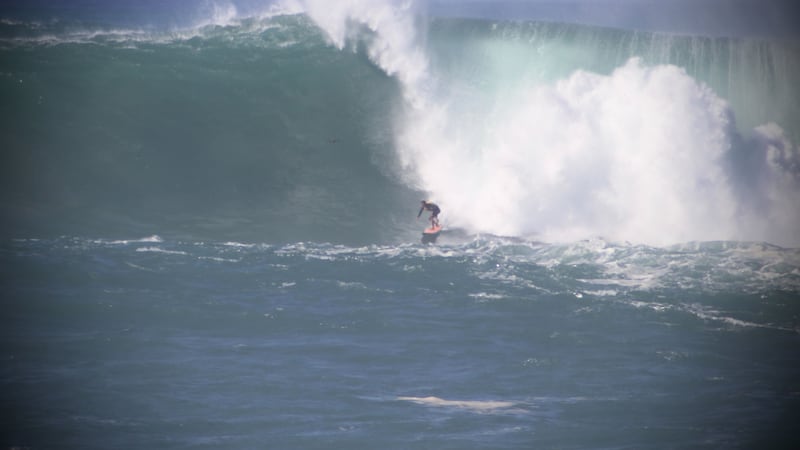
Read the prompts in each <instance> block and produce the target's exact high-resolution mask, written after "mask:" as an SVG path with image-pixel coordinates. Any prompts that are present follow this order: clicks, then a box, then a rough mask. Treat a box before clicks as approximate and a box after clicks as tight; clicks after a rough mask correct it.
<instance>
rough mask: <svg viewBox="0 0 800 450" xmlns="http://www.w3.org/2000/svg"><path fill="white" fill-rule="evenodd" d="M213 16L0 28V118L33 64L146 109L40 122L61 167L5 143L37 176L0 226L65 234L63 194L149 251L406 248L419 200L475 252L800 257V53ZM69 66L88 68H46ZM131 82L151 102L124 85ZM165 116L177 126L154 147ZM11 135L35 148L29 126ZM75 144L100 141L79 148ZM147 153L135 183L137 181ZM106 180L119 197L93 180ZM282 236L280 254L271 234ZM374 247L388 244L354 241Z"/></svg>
mask: <svg viewBox="0 0 800 450" xmlns="http://www.w3.org/2000/svg"><path fill="white" fill-rule="evenodd" d="M209 5H211V6H208V5H207V7H206V9H205V12H206V14H205V15H204V16H203V17H202V18H199V19H196V20H195V21H194V22H193V25H192V26H191V27H188V28H180V29H175V28H172V29H168V30H152V29H124V30H119V29H113V30H109V29H77V30H76V29H75V28H69V27H63V26H60V28H58V29H56V30H55V31H53V29H52V28H53V26H52V24H49V25H48V24H38V29H37V27H35V26H31V25H30V24H26V23H18V22H12V21H6V22H5V23H4V27H5V28H6V29H5V31H4V33H3V36H4V39H3V45H4V47H5V49H4V50H3V51H4V52H7V53H8V54H10V55H11V56H13V57H14V58H4V59H5V61H6V62H7V63H6V64H4V66H5V68H4V69H3V72H4V74H5V75H6V76H5V77H4V78H5V80H4V86H5V88H4V89H7V90H6V93H8V94H9V98H12V99H17V100H19V99H23V97H20V96H21V95H22V94H21V93H20V91H19V89H18V88H19V86H17V85H15V84H14V83H16V82H17V79H18V78H19V79H22V78H24V77H18V75H19V74H20V73H23V72H24V71H25V70H30V66H25V64H33V65H34V66H35V65H36V64H38V63H41V59H40V60H36V58H33V60H36V61H33V62H31V60H26V59H25V53H24V52H26V51H27V52H30V51H33V52H39V53H40V54H42V55H45V56H46V57H51V59H50V60H49V63H50V64H51V65H50V66H47V67H43V66H35V69H36V70H41V71H46V70H52V71H54V72H55V71H57V70H63V69H64V68H65V67H66V68H70V67H71V68H74V69H75V70H77V71H83V73H81V74H79V75H78V76H75V77H74V78H73V79H70V80H69V81H70V82H71V83H73V84H74V86H78V87H79V88H82V89H83V93H85V94H87V95H89V94H92V93H93V91H92V90H90V89H88V88H87V86H88V85H89V83H90V82H91V83H96V82H97V81H98V74H99V73H101V71H99V70H98V69H97V67H98V64H101V62H102V61H106V60H107V59H111V60H115V61H120V60H122V61H123V62H124V63H125V64H121V65H120V64H117V65H114V64H111V65H110V66H108V67H111V68H112V69H114V70H117V72H115V73H116V76H117V78H115V81H116V82H119V83H120V84H118V85H117V88H123V89H131V88H136V90H137V91H136V92H137V93H136V95H137V96H140V101H139V102H138V103H137V102H133V101H132V100H131V98H128V97H125V98H122V97H120V95H119V91H118V89H115V88H114V89H112V88H108V89H107V90H105V91H103V90H102V88H100V89H96V90H99V91H102V92H103V93H104V94H103V95H105V97H104V98H103V100H104V102H103V105H102V108H100V107H99V106H98V105H97V104H95V103H92V102H88V103H86V102H77V106H75V107H77V109H78V111H83V114H73V120H71V121H70V122H69V123H64V122H63V121H61V120H62V118H63V116H59V115H58V114H57V113H58V112H60V111H61V110H59V109H57V108H56V109H50V110H49V111H50V114H47V115H45V117H48V120H50V121H52V122H54V123H55V125H54V124H53V123H48V126H50V128H48V129H49V130H51V131H52V130H53V129H55V130H59V129H62V128H63V129H64V130H69V131H64V133H63V134H65V135H69V136H70V137H71V139H72V140H70V139H66V142H67V143H70V144H72V147H74V148H73V149H72V150H73V151H74V155H72V156H70V157H69V158H67V157H62V156H57V155H56V154H55V153H57V150H56V146H55V143H54V142H51V141H50V140H47V139H45V141H46V142H40V141H41V139H42V138H41V136H40V137H37V138H36V139H32V138H30V137H29V136H28V135H27V134H24V133H22V132H20V131H19V130H18V127H17V131H9V134H10V136H12V138H11V139H10V142H11V144H12V146H14V148H15V151H16V153H15V154H14V156H12V157H8V156H7V157H6V158H8V161H9V162H14V163H16V165H17V166H19V165H20V161H21V160H24V162H25V165H23V166H24V167H26V168H27V169H28V170H33V168H42V167H44V169H45V172H46V173H48V175H52V177H48V178H47V179H48V180H49V181H47V182H41V183H34V186H33V187H31V185H30V182H29V181H26V182H22V181H20V180H19V176H16V175H15V176H11V177H10V178H8V179H7V181H6V182H5V183H6V186H4V187H7V188H11V189H13V188H17V191H18V192H19V191H20V189H19V188H20V187H22V188H23V189H21V194H20V195H17V196H15V197H14V198H13V199H11V200H14V201H7V202H6V203H7V204H9V205H14V206H15V207H16V206H19V205H21V206H19V207H18V208H16V209H11V210H9V208H8V207H7V208H6V211H5V214H4V215H5V216H15V215H19V214H22V215H24V214H30V217H31V218H29V219H28V223H30V222H36V223H42V222H44V221H45V219H46V218H52V217H53V214H55V216H56V218H58V219H61V218H63V215H65V214H68V213H66V212H63V210H59V211H61V212H56V213H50V212H41V210H47V211H50V210H52V206H53V205H52V204H53V203H59V204H63V201H62V199H61V197H60V194H57V191H58V189H60V188H63V187H65V186H66V187H69V188H70V189H71V191H72V192H71V194H70V195H69V200H70V201H72V202H74V203H75V205H77V206H76V208H77V211H79V213H77V214H74V216H70V217H71V219H70V221H71V222H74V223H78V224H80V223H82V222H84V221H85V218H86V217H91V218H92V219H97V218H98V217H99V215H98V214H97V213H96V212H94V210H93V209H92V207H94V208H97V207H99V208H100V209H103V210H104V211H105V212H106V216H107V215H108V214H109V213H108V211H113V212H114V213H113V214H112V215H115V216H122V219H119V221H121V222H127V223H138V224H141V223H144V225H143V226H142V228H148V226H152V227H154V228H157V229H154V230H152V231H153V232H158V233H164V232H165V230H163V229H160V228H163V227H170V226H172V227H174V228H175V229H180V230H189V231H188V232H192V231H196V229H197V225H196V224H197V223H202V226H200V229H202V230H208V229H214V230H223V231H222V234H226V235H231V234H233V235H236V234H237V233H239V232H240V231H241V230H243V229H249V230H251V231H252V230H255V233H256V234H258V233H262V234H265V236H264V239H266V240H269V239H270V238H271V237H276V236H277V237H280V238H286V239H289V240H327V241H340V240H345V241H348V240H349V241H352V240H359V239H362V240H367V241H370V240H381V239H386V237H387V235H391V236H394V237H395V238H396V237H397V236H402V238H403V239H406V238H410V237H411V236H412V235H413V234H415V233H416V230H417V228H419V224H414V222H413V216H414V214H415V210H414V206H415V205H414V204H413V203H412V204H410V205H409V202H414V201H418V194H424V195H426V196H429V197H430V198H432V199H434V200H435V201H437V202H438V203H439V204H440V206H442V208H443V210H444V211H445V214H444V215H445V219H446V223H447V225H448V226H449V227H451V228H462V229H465V230H467V231H468V232H470V233H490V234H497V235H510V236H521V237H536V238H537V239H542V240H550V241H552V240H556V241H562V240H567V241H569V240H576V239H581V238H585V237H591V236H603V237H604V238H606V239H611V240H627V241H632V242H638V243H648V244H659V245H662V244H671V243H677V242H685V241H695V240H700V241H706V240H758V241H769V242H772V243H776V244H780V245H788V246H797V245H800V195H798V194H800V152H799V151H798V147H797V145H796V144H795V142H797V141H798V137H800V124H799V121H800V112H799V111H798V108H800V106H798V105H800V102H797V99H798V98H799V97H798V95H799V94H798V89H797V88H796V87H795V84H794V82H793V81H792V80H796V79H797V75H798V74H800V68H799V67H800V66H798V64H800V56H799V55H800V51H799V50H798V46H797V43H796V42H793V41H777V40H773V41H770V40H752V39H741V38H740V39H733V38H706V37H692V36H672V35H663V34H654V33H644V32H635V31H623V30H613V29H602V28H593V27H587V26H578V25H568V24H553V23H516V22H491V21H481V20H459V19H426V18H425V16H424V11H421V10H420V9H419V8H417V7H415V5H414V4H413V3H412V2H388V1H386V2H375V1H361V0H350V1H342V2H335V3H334V4H332V3H331V2H323V1H314V0H309V1H291V2H288V1H287V2H283V3H282V4H280V5H278V6H274V5H273V6H271V7H270V8H267V9H263V10H260V11H255V10H247V11H243V10H237V8H236V7H234V6H233V4H231V3H224V2H221V3H209ZM296 14H304V15H305V17H308V18H309V19H310V20H311V21H312V22H311V23H309V22H307V21H305V20H296V17H298V16H295V15H296ZM43 29H45V31H43ZM9 30H11V31H9ZM320 33H321V34H320ZM97 44H101V45H100V46H97ZM25 46H27V47H25ZM23 47H24V48H23ZM31 47H32V48H33V50H31ZM25 48H27V50H25ZM76 54H78V55H82V56H84V57H85V58H86V60H85V61H84V62H86V63H87V64H77V65H73V66H69V64H68V63H66V62H63V61H61V60H60V59H59V57H58V56H59V55H60V56H61V57H63V58H65V59H66V58H67V55H70V57H74V55H76ZM27 55H30V53H27ZM73 60H74V59H73ZM8 61H14V62H17V61H21V62H20V63H19V66H18V67H17V66H14V64H12V63H9V62H8ZM53 61H55V62H56V64H55V65H53ZM59 61H61V62H59ZM59 64H60V65H59ZM370 66H371V67H373V68H378V69H379V71H370ZM142 73H144V74H145V76H149V77H150V78H149V80H150V83H151V84H147V85H146V86H142V85H141V84H138V85H137V84H136V83H135V82H134V81H132V80H134V79H135V77H141V76H142ZM28 75H30V74H28ZM33 78H35V77H33ZM44 78H46V77H44V76H42V75H41V73H40V75H39V81H40V82H41V86H42V88H43V89H44V92H47V93H48V94H47V95H42V96H40V98H38V99H37V97H36V96H35V95H34V94H31V93H29V94H30V95H32V97H30V98H28V97H25V98H24V100H32V101H34V102H36V101H38V102H39V103H40V105H39V106H43V105H46V104H47V103H48V102H47V100H50V99H51V98H52V97H53V96H56V97H57V96H61V95H65V91H64V89H68V87H66V86H63V84H64V83H62V85H60V86H59V85H57V84H53V83H52V82H51V81H53V80H45V79H44ZM56 78H57V77H56ZM80 80H86V83H85V84H82V83H81V81H80ZM100 80H101V81H103V80H104V81H109V79H108V78H105V79H103V78H100ZM56 81H59V82H63V79H58V80H56ZM186 83H189V85H191V86H192V87H193V89H194V90H191V91H190V90H188V89H187V90H183V89H182V88H181V86H185V85H186ZM17 84H19V83H17ZM154 85H158V86H160V87H159V88H158V89H145V88H149V87H152V86H154ZM74 86H73V87H74ZM176 90H177V92H179V93H181V95H179V96H177V97H175V96H174V93H175V92H176ZM108 93H113V95H110V96H109V95H106V94H108ZM65 96H66V95H65ZM88 98H89V99H90V100H92V101H98V100H100V99H99V98H97V96H96V95H95V96H94V97H88ZM164 98H167V99H171V103H170V104H168V105H167V110H169V112H170V114H169V117H170V120H171V121H172V122H171V128H170V129H169V131H167V130H162V131H163V134H160V135H156V136H153V134H152V132H153V130H155V129H159V130H161V128H160V127H156V126H155V124H154V123H155V122H156V121H158V123H163V121H164V117H163V115H162V114H161V113H162V112H163V109H164V102H163V101H162V100H163V99H164ZM123 100H124V101H123ZM22 103H23V102H22V100H19V101H18V102H11V103H10V105H11V106H7V107H6V111H4V113H5V115H6V116H12V115H14V114H16V115H17V116H19V111H18V110H12V107H19V108H21V107H22V106H21V105H22ZM73 104H75V103H74V102H73ZM131 106H133V107H134V109H135V108H136V107H141V109H139V110H135V113H132V112H130V111H131V110H130V109H128V108H130V107H131ZM51 108H52V106H51ZM98 108H100V109H102V111H105V112H107V113H108V114H109V115H108V116H104V117H103V118H102V120H101V123H100V124H99V125H98V124H97V123H89V122H83V123H82V122H80V120H81V119H82V118H83V119H85V118H86V117H94V118H96V114H97V111H98ZM158 108H161V110H160V111H159V110H158ZM149 112H152V113H153V114H150V113H149ZM126 116H127V117H126ZM209 116H218V120H216V121H212V123H210V124H209V122H208V120H207V118H208V117H209ZM120 117H123V118H120ZM17 120H18V122H16V123H17V124H18V123H22V125H24V126H25V127H26V128H27V130H26V131H30V132H32V133H37V132H39V131H40V130H39V129H38V128H36V127H34V126H32V125H31V123H32V122H33V121H34V120H35V119H34V116H33V115H23V119H17ZM135 121H139V122H138V123H136V124H134V122H135ZM10 123H11V125H8V128H10V127H11V126H13V125H14V124H15V122H14V121H11V122H10ZM53 125H54V126H53ZM76 126H78V127H83V128H85V129H89V130H94V131H90V133H95V134H94V135H92V136H90V137H89V138H87V139H83V138H75V137H74V134H73V132H74V130H75V127H76ZM96 127H100V128H102V129H103V131H102V132H99V131H97V129H96ZM259 127H263V129H265V130H267V131H265V132H259V131H258V129H259ZM45 128H46V127H45ZM4 131H8V130H4ZM143 134H144V135H146V136H143ZM187 135H190V136H193V137H192V138H191V139H189V140H188V141H187V140H186V139H185V138H182V137H181V136H187ZM220 135H222V136H223V137H220ZM55 136H58V138H59V140H60V141H62V142H63V141H64V139H63V137H64V136H61V135H59V134H58V132H56V133H55ZM100 138H102V139H100ZM53 140H55V138H54V139H53ZM98 141H101V142H100V143H98ZM342 144H345V145H342ZM31 147H35V150H36V152H41V154H39V153H36V152H34V153H35V154H36V157H37V158H40V159H36V161H35V162H32V161H31V160H29V159H26V158H28V157H29V156H26V157H25V158H23V157H22V156H20V155H21V154H22V153H24V149H26V148H31ZM87 149H88V150H87ZM89 150H92V151H89ZM137 152H138V153H137ZM148 152H149V153H148ZM142 153H144V154H145V155H144V156H145V157H150V158H151V160H150V163H151V164H150V165H145V164H139V163H140V162H141V161H140V160H137V156H136V155H137V154H139V156H140V157H141V156H142V155H141V154H142ZM76 158H77V161H79V163H75V162H76ZM137 161H139V162H138V163H137ZM87 163H88V164H89V165H90V167H91V165H92V164H95V165H97V164H101V163H102V165H97V166H94V167H95V169H94V170H88V169H86V164H87ZM134 163H136V164H134ZM137 164H138V165H137ZM109 168H110V169H109ZM106 169H109V170H110V171H111V172H112V173H115V174H117V175H118V177H116V178H115V179H113V180H109V179H108V177H107V174H104V175H106V177H105V178H104V177H101V176H99V175H98V172H103V170H106ZM37 170H38V169H37ZM87 170H88V171H89V172H91V173H90V174H89V176H87V173H86V172H87ZM137 170H138V171H139V172H138V175H134V174H136V173H137ZM50 172H52V173H50ZM206 172H209V173H206ZM77 179H82V180H88V181H89V182H90V185H87V186H83V187H81V186H80V183H78V182H77V181H76V180H77ZM8 180H10V181H8ZM53 180H62V181H60V182H56V181H53ZM120 180H122V181H125V182H127V184H126V185H122V186H120V185H119V184H118V183H116V182H118V181H120ZM109 186H114V188H113V189H112V191H113V192H112V193H111V194H109V192H108V189H105V188H108V187H109ZM98 191H101V192H103V195H102V196H100V195H98V194H97V193H98ZM6 196H7V197H6V200H9V198H8V196H9V194H6ZM56 198H57V199H58V202H56V201H55V200H53V199H56ZM85 198H91V201H82V200H81V199H85ZM133 198H144V199H147V200H152V201H151V202H148V201H140V202H138V203H136V202H134V201H133V200H132V199H133ZM120 203H122V204H124V206H121V207H119V208H116V207H115V206H114V205H119V204H120ZM42 205H43V206H42ZM154 205H160V206H158V207H155V206H154ZM40 206H41V208H39V209H38V210H37V207H40ZM134 206H136V207H134ZM32 210H37V211H38V212H36V213H35V214H33V213H30V211H32ZM20 211H22V212H20ZM59 214H62V216H59ZM163 215H168V216H171V217H172V218H171V219H170V220H166V221H164V220H161V219H160V218H161V217H162V216H163ZM181 217H185V218H186V219H185V220H183V221H181V219H180V218H181ZM406 217H411V220H408V219H407V218H406ZM199 218H201V219H199ZM376 218H378V219H376ZM14 220H16V219H14ZM23 222H24V221H23ZM211 222H213V223H211ZM153 223H156V225H153ZM190 223H191V224H195V225H194V227H195V228H192V226H191V225H187V224H190ZM286 223H291V224H292V229H294V230H297V232H296V233H294V234H291V233H290V234H286V233H283V234H282V233H281V230H282V229H283V228H285V224H286ZM23 224H24V223H23ZM374 225H379V226H380V228H383V229H384V230H389V232H388V233H386V234H380V233H374V232H364V229H375V226H374ZM282 227H283V228H282ZM232 229H233V230H238V231H231V230H232ZM326 230H327V231H326ZM402 230H410V231H409V232H408V233H407V234H404V232H403V231H402ZM137 231H139V230H137ZM140 231H146V230H140ZM167 231H168V230H167Z"/></svg>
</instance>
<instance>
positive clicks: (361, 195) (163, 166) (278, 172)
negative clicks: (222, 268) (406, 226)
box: [0, 16, 417, 242]
mask: <svg viewBox="0 0 800 450" xmlns="http://www.w3.org/2000/svg"><path fill="white" fill-rule="evenodd" d="M251 25H252V26H253V27H255V26H256V25H258V26H259V27H260V28H259V30H257V31H252V30H251V29H248V28H247V24H244V25H241V26H238V27H231V28H229V29H225V28H219V27H212V28H209V29H206V30H205V31H204V33H205V34H204V35H203V36H202V37H193V38H189V39H174V40H172V41H167V42H152V41H146V40H145V41H141V42H135V43H133V44H135V45H132V42H130V41H126V42H101V43H100V45H98V42H91V43H69V42H67V43H59V44H57V45H51V44H36V45H30V44H29V43H27V44H24V45H20V46H16V47H14V48H8V49H5V50H2V51H3V57H2V62H0V65H1V66H2V68H0V73H2V74H3V76H2V78H0V86H2V87H0V95H2V97H3V98H4V99H6V101H4V102H3V105H2V106H0V122H2V124H0V127H1V129H0V132H1V133H2V135H3V136H4V139H5V140H6V148H7V149H8V151H6V152H4V154H3V164H2V167H3V169H2V172H3V177H2V178H3V181H2V184H3V186H2V187H3V189H2V194H0V195H2V205H3V206H2V211H3V213H2V214H3V223H4V224H5V226H4V228H5V230H4V231H5V233H6V234H11V235H16V236H19V235H24V236H37V235H40V234H43V235H52V234H56V235H57V234H65V233H66V234H78V235H90V236H92V235H94V236H122V237H125V236H129V233H131V232H134V233H140V232H146V233H147V234H153V233H166V234H170V233H178V234H191V235H193V236H204V235H207V236H213V237H216V238H220V239H224V238H230V239H234V238H236V239H244V238H249V239H255V238H260V239H266V240H270V241H284V240H287V241H297V240H320V241H337V242H360V241H367V242H369V241H374V240H376V239H380V238H381V233H382V232H378V231H376V230H377V229H378V227H376V226H375V225H377V224H382V223H383V224H385V227H383V228H384V230H388V231H387V232H389V233H391V227H392V224H393V218H392V212H393V211H395V208H392V206H393V203H394V202H396V201H397V198H398V197H399V198H401V200H400V201H401V202H403V203H405V200H406V198H407V197H408V196H410V195H411V193H410V192H409V191H408V190H407V189H405V188H403V187H402V186H400V185H399V184H398V183H397V182H396V181H393V180H392V179H391V178H390V177H387V176H386V175H385V174H384V172H383V169H382V165H383V164H384V163H383V162H382V161H383V159H382V157H381V153H385V152H386V151H387V148H388V145H387V143H388V139H389V137H388V136H389V135H388V132H387V130H390V129H391V126H390V115H391V110H392V105H393V104H394V103H395V102H396V97H397V92H398V90H397V86H396V84H395V82H394V81H393V80H391V79H390V78H389V77H387V76H385V75H384V74H382V73H381V72H379V71H376V70H375V69H374V68H373V67H372V66H371V65H370V64H369V63H368V61H367V60H366V58H365V57H364V56H363V55H362V54H359V53H349V52H338V51H336V50H335V49H332V48H331V47H329V46H328V45H326V43H325V41H324V39H323V37H322V36H321V35H320V34H319V32H318V31H317V30H316V28H315V27H313V25H311V24H310V23H309V22H308V21H307V20H305V19H304V18H303V17H301V16H295V17H284V18H278V19H276V20H275V21H270V22H269V23H268V24H266V25H268V26H263V25H265V24H263V23H261V24H255V23H253V24H251ZM134 36H137V35H134ZM94 39H98V38H97V37H95V38H94ZM99 39H105V38H99ZM413 197H414V198H416V197H417V196H416V195H414V196H413ZM412 208H413V206H412ZM405 212H408V211H405ZM367 218H369V223H368V224H369V226H367V225H368V224H367V223H366V219H367Z"/></svg>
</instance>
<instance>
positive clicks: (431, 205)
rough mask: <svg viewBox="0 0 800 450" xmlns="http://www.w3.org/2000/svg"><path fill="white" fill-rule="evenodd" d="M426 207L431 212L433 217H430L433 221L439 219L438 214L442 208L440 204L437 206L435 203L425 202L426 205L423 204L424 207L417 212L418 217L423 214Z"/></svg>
mask: <svg viewBox="0 0 800 450" xmlns="http://www.w3.org/2000/svg"><path fill="white" fill-rule="evenodd" d="M426 209H427V210H428V211H430V212H431V218H430V220H431V222H433V221H434V220H435V219H437V217H436V216H438V215H439V212H440V209H439V207H438V206H436V204H435V203H425V204H424V205H422V207H421V208H420V209H419V212H418V213H417V217H419V216H421V215H422V211H424V210H426Z"/></svg>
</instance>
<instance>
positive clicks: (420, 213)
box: [417, 206, 425, 219]
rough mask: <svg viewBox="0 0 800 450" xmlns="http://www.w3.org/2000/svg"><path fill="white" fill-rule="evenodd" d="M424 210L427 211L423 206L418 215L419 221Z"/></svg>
mask: <svg viewBox="0 0 800 450" xmlns="http://www.w3.org/2000/svg"><path fill="white" fill-rule="evenodd" d="M424 210H425V207H424V206H423V207H422V208H420V209H419V212H418V213H417V219H419V216H421V215H422V211H424Z"/></svg>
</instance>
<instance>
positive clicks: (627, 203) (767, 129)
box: [295, 0, 800, 245]
mask: <svg viewBox="0 0 800 450" xmlns="http://www.w3.org/2000/svg"><path fill="white" fill-rule="evenodd" d="M295 3H297V4H300V5H302V7H303V9H304V11H305V12H306V13H307V14H308V15H309V17H311V18H312V19H313V20H314V21H315V22H316V23H317V24H318V25H319V26H320V28H321V29H323V30H324V31H325V32H326V33H327V35H328V37H329V38H330V40H331V42H332V43H333V44H334V45H335V46H337V47H338V48H340V49H342V48H345V46H346V45H347V43H348V42H349V41H351V40H358V39H359V37H358V35H357V33H358V30H359V29H360V28H363V27H366V28H367V29H369V30H370V32H371V34H372V36H371V37H370V39H369V40H368V41H367V52H368V54H369V56H370V58H371V60H372V61H373V62H374V63H375V64H376V65H378V66H379V67H381V68H382V69H383V70H384V71H385V72H386V73H387V74H389V75H392V76H395V77H397V79H398V80H399V81H400V83H401V85H402V87H403V89H404V93H405V98H406V101H407V105H406V106H407V108H406V111H405V114H404V116H403V117H401V118H398V124H397V126H396V129H395V130H392V131H393V132H394V133H395V134H396V136H395V138H396V147H397V148H396V149H397V152H398V155H397V156H398V161H399V163H400V165H401V166H402V169H403V173H404V178H405V179H406V180H407V181H408V182H409V183H412V184H413V185H414V187H416V188H418V189H420V190H423V191H426V192H428V193H430V195H431V196H432V197H433V198H435V199H436V200H437V201H438V202H439V203H440V205H441V206H442V207H443V209H444V210H445V211H446V212H447V218H448V223H449V225H450V226H455V227H461V228H464V229H466V230H468V231H471V232H479V233H492V234H500V235H513V236H536V237H538V238H539V239H544V240H559V241H560V240H576V239H582V238H586V237H593V236H602V237H605V238H607V239H611V240H628V241H633V242H639V243H649V244H656V245H664V244H671V243H677V242H685V241H692V240H718V239H721V240H728V239H739V240H766V241H770V242H773V243H778V244H783V245H800V231H798V230H799V229H800V201H799V200H798V198H800V195H797V194H798V192H800V183H798V177H799V176H800V175H798V174H800V164H798V161H800V156H798V149H797V148H796V147H795V146H794V145H793V144H792V143H791V142H789V141H788V140H787V139H786V137H785V136H784V133H783V131H782V130H781V129H780V128H779V127H778V126H777V125H775V124H769V125H764V126H762V127H758V128H757V129H756V130H755V131H754V136H755V138H753V139H750V140H747V141H746V142H745V141H743V140H742V139H739V137H738V134H737V132H736V128H735V121H734V115H733V113H732V110H731V108H730V107H729V105H728V104H727V102H726V101H724V100H723V99H721V98H720V97H719V96H717V95H716V94H715V93H714V92H713V91H712V90H711V89H709V88H708V87H707V86H705V85H703V84H701V83H699V82H697V81H696V80H694V79H693V78H692V77H691V76H689V75H688V74H687V73H686V72H685V71H684V70H682V69H680V68H678V67H675V66H670V65H660V66H655V67H647V66H645V65H644V64H643V63H642V62H641V61H640V60H638V59H636V58H634V59H631V60H629V61H628V62H627V63H626V64H624V65H623V66H622V67H619V68H617V69H616V70H614V71H613V72H612V73H610V74H609V75H599V74H595V73H589V72H585V71H576V72H574V73H573V74H572V75H570V76H568V77H566V78H564V79H562V80H559V81H558V82H555V83H549V84H542V83H541V82H533V81H531V82H527V83H526V82H525V81H524V80H521V82H519V83H518V84H516V85H514V86H512V89H510V90H508V89H507V90H506V93H505V94H502V95H500V94H498V95H496V96H495V97H494V98H491V99H489V101H486V99H485V98H481V100H480V102H477V103H470V101H469V100H465V99H464V98H463V97H464V96H469V94H470V93H469V92H465V91H464V90H463V89H460V88H458V89H457V88H454V87H453V86H451V85H449V84H448V82H449V81H450V80H441V79H437V77H436V74H434V73H431V69H430V64H429V62H428V60H427V53H426V51H425V49H424V43H423V42H422V41H421V38H420V36H421V34H420V31H419V29H418V27H417V22H416V21H415V17H416V16H414V8H413V7H412V5H411V4H410V3H409V2H405V3H401V4H396V2H389V1H368V0H345V1H341V2H335V4H332V3H331V2H327V1H322V0H307V1H300V2H295ZM509 91H510V92H511V94H508V92H509ZM476 105H477V106H476ZM743 142H744V143H745V144H747V145H749V146H750V148H749V149H747V150H748V151H750V152H755V154H757V155H761V156H760V157H758V158H756V161H757V164H756V165H757V167H753V168H752V170H754V171H755V172H756V173H757V175H754V177H756V178H757V180H756V181H754V182H752V183H750V186H749V188H748V189H756V190H757V191H758V194H757V195H753V194H747V195H743V194H742V192H743V188H742V186H741V185H740V183H738V181H736V180H733V179H732V171H731V169H730V160H729V158H728V156H729V154H730V153H731V152H732V151H733V149H734V147H735V146H737V145H743ZM740 150H741V149H740ZM745 197H747V200H745ZM753 202H755V204H756V205H757V207H756V206H754V203H753Z"/></svg>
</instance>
